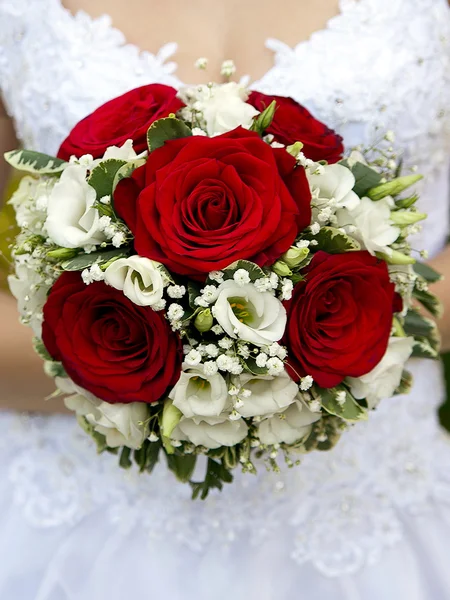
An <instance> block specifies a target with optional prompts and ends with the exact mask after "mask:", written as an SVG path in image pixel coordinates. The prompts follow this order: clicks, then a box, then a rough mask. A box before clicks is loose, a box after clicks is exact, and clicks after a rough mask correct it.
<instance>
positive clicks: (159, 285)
mask: <svg viewBox="0 0 450 600" xmlns="http://www.w3.org/2000/svg"><path fill="white" fill-rule="evenodd" d="M105 281H106V283H108V284H109V285H111V286H112V287H114V288H116V290H123V293H124V295H125V296H126V297H127V298H129V299H130V300H131V301H132V302H133V303H134V304H137V305H138V306H157V307H158V306H160V305H161V300H162V299H163V292H164V285H165V283H166V281H165V278H164V275H163V272H162V271H161V265H160V263H158V262H155V261H154V260H150V259H149V258H144V257H142V256H129V257H128V258H119V259H118V260H115V261H114V262H113V263H111V264H110V265H109V267H108V268H107V269H106V271H105Z"/></svg>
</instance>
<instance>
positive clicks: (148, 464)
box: [134, 440, 161, 473]
mask: <svg viewBox="0 0 450 600" xmlns="http://www.w3.org/2000/svg"><path fill="white" fill-rule="evenodd" d="M160 450H161V441H160V440H158V441H157V442H150V441H149V440H145V442H144V443H143V444H142V447H141V448H139V449H138V450H135V451H134V460H135V461H136V463H137V465H138V466H139V470H140V472H141V473H142V472H143V471H148V472H149V473H151V472H152V471H153V468H154V467H155V465H156V463H157V462H158V456H159V451H160Z"/></svg>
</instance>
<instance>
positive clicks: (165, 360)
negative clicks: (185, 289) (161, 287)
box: [42, 272, 182, 404]
mask: <svg viewBox="0 0 450 600" xmlns="http://www.w3.org/2000/svg"><path fill="white" fill-rule="evenodd" d="M42 340H43V342H44V345H45V347H46V348H47V351H48V352H49V354H50V355H51V356H52V358H53V359H54V360H57V361H60V362H62V364H63V366H64V368H65V370H66V372H67V374H68V375H69V376H70V377H71V378H72V379H73V381H74V382H75V383H76V384H77V385H79V386H81V387H82V388H84V389H85V390H88V391H89V392H91V393H92V394H94V395H95V396H96V397H97V398H100V399H101V400H105V401H106V402H111V403H113V404H114V403H116V402H123V403H128V402H147V403H150V402H156V401H157V400H159V399H160V398H162V397H164V396H165V394H166V392H167V391H168V390H169V389H170V388H171V387H172V386H173V385H174V384H175V383H176V382H177V380H178V378H179V375H180V371H181V360H182V346H181V341H180V338H179V337H178V335H177V334H175V333H174V332H173V331H172V330H171V329H170V326H169V324H168V322H167V320H166V318H165V316H164V313H163V312H162V311H159V312H155V311H154V310H152V309H151V308H150V307H141V306H137V305H136V304H133V303H132V302H131V301H130V300H128V298H126V297H125V296H124V295H123V293H122V292H121V291H118V290H116V289H114V288H112V287H110V286H108V285H106V284H105V283H103V282H97V283H92V284H91V285H89V286H86V285H85V284H84V283H83V281H82V279H81V275H80V273H78V272H65V273H63V274H62V275H61V277H60V278H59V279H58V280H57V281H56V283H55V285H54V286H53V287H52V289H51V291H50V295H49V297H48V299H47V302H46V304H45V306H44V322H43V326H42Z"/></svg>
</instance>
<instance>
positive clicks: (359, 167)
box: [342, 161, 383, 198]
mask: <svg viewBox="0 0 450 600" xmlns="http://www.w3.org/2000/svg"><path fill="white" fill-rule="evenodd" d="M342 164H343V165H344V166H346V167H347V168H349V169H350V170H351V172H352V173H353V175H354V177H355V186H354V188H353V191H354V192H355V194H357V195H358V196H359V197H360V198H362V197H363V196H366V195H367V192H368V191H369V190H370V189H371V188H373V187H375V186H377V185H379V184H380V183H381V181H382V179H383V178H382V176H381V175H380V174H379V173H377V172H376V171H375V170H374V169H373V168H372V167H369V166H368V165H365V164H364V163H361V162H356V163H354V164H353V165H352V166H350V165H349V164H348V162H347V161H342Z"/></svg>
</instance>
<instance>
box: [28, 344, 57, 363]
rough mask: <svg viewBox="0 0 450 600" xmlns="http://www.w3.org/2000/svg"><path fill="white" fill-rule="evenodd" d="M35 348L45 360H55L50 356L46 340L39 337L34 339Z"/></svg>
mask: <svg viewBox="0 0 450 600" xmlns="http://www.w3.org/2000/svg"><path fill="white" fill-rule="evenodd" d="M33 348H34V351H35V352H36V353H37V354H38V355H39V356H40V357H41V358H42V359H43V360H50V361H51V360H53V358H52V357H51V356H50V354H49V352H48V350H47V348H46V347H45V346H44V342H43V341H42V340H40V339H39V338H34V339H33Z"/></svg>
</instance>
